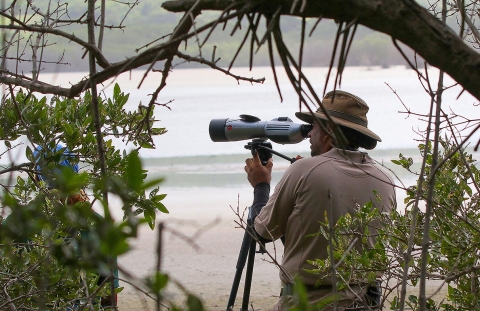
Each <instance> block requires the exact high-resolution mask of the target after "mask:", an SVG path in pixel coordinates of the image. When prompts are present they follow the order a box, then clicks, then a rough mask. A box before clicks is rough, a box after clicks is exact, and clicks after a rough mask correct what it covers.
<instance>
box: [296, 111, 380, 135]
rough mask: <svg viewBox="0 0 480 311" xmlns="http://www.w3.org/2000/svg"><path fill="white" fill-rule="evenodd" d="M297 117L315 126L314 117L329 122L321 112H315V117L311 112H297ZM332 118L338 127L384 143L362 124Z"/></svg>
mask: <svg viewBox="0 0 480 311" xmlns="http://www.w3.org/2000/svg"><path fill="white" fill-rule="evenodd" d="M295 116H296V117H297V118H299V119H300V120H302V121H304V122H307V123H310V124H313V118H314V117H317V118H319V119H322V120H325V121H327V120H328V118H327V116H326V115H325V114H323V113H319V112H315V113H314V114H313V115H312V114H311V113H310V112H296V113H295ZM330 117H331V119H332V120H333V122H335V123H336V124H338V125H342V126H345V127H348V128H351V129H353V130H356V131H357V132H359V133H361V134H363V135H366V136H367V137H369V138H372V139H374V140H376V141H382V139H381V138H380V136H378V135H377V134H375V133H374V132H372V131H370V130H369V129H368V128H366V127H365V126H362V125H360V124H356V123H354V122H351V121H348V120H345V119H341V118H337V117H333V116H330Z"/></svg>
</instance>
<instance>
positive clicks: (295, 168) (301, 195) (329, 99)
mask: <svg viewBox="0 0 480 311" xmlns="http://www.w3.org/2000/svg"><path fill="white" fill-rule="evenodd" d="M322 104H323V107H324V108H325V109H326V111H327V112H328V115H329V116H330V118H331V121H330V120H329V118H328V117H327V116H326V115H325V114H324V112H323V110H322V109H321V108H319V109H318V110H317V112H315V113H314V114H313V115H312V114H310V113H305V112H297V113H296V116H297V117H298V118H299V119H301V120H303V121H305V122H308V123H310V124H312V125H313V129H312V130H311V131H310V133H309V135H308V137H309V138H310V144H311V147H310V149H311V155H312V157H311V158H305V159H301V160H299V161H296V162H295V163H293V164H292V165H291V166H290V167H289V168H288V169H287V170H286V171H285V173H284V175H283V177H282V179H281V180H280V182H279V183H278V185H277V186H276V188H275V191H274V193H273V195H272V196H271V197H270V198H268V196H269V191H270V181H271V171H272V160H271V159H270V160H269V162H268V163H267V165H266V166H262V164H261V163H260V160H259V158H258V155H256V156H254V157H253V158H252V159H247V160H246V166H245V171H246V172H247V174H248V180H249V182H250V183H251V185H252V186H253V187H254V204H253V205H252V209H253V212H252V215H253V216H254V217H255V216H256V214H257V213H258V211H259V210H260V209H261V211H260V212H259V214H258V216H256V218H255V221H254V228H255V231H256V232H257V234H258V235H259V236H260V237H261V238H264V239H267V240H276V239H278V238H280V237H282V236H284V237H285V245H284V255H283V263H282V269H280V279H281V281H282V286H283V289H282V294H281V297H280V300H279V302H278V303H277V305H276V306H275V307H274V310H282V309H285V308H287V307H288V305H287V301H288V300H289V297H288V296H289V295H291V288H292V283H293V280H294V279H295V278H296V277H298V278H299V279H300V280H301V281H302V282H303V283H304V284H305V285H306V288H307V291H308V297H309V300H310V302H312V303H315V302H318V301H320V300H322V299H324V298H328V296H329V295H332V280H331V278H328V277H325V278H323V279H322V277H323V276H321V275H317V274H311V273H308V272H306V271H305V269H312V268H314V266H312V265H310V264H309V263H307V260H314V259H326V258H328V253H327V246H328V241H327V240H326V239H325V237H324V236H323V235H321V234H317V235H313V236H312V234H315V233H318V232H320V223H321V222H324V221H325V213H327V214H328V215H329V217H330V218H331V219H333V222H334V223H336V221H337V220H338V219H339V218H340V217H341V216H343V215H345V214H347V213H350V214H353V213H354V211H355V209H356V206H358V205H360V206H361V205H363V204H365V203H367V202H369V201H372V202H373V203H374V204H375V206H376V207H377V208H378V209H379V210H381V211H382V212H389V211H390V210H391V209H392V208H393V207H394V205H395V190H394V186H393V185H394V183H393V181H392V179H391V178H390V177H389V176H388V175H387V174H386V173H385V172H384V171H382V170H380V169H379V168H378V167H377V166H376V165H375V163H374V161H373V160H372V158H370V157H369V156H368V154H367V153H365V152H362V151H359V150H358V148H360V147H361V148H364V149H373V148H375V146H376V144H377V141H381V139H380V137H379V136H378V135H376V134H375V133H373V132H372V131H371V130H369V129H368V127H367V116H366V114H367V112H368V110H369V107H368V105H367V104H366V103H365V102H364V101H363V100H362V99H360V98H359V97H357V96H355V95H353V94H350V93H347V92H344V91H339V90H337V91H334V92H329V93H328V94H326V96H325V98H324V99H323V102H322ZM332 121H333V122H334V123H335V124H332V123H331V122H332ZM336 129H337V130H338V129H339V130H341V132H342V133H343V136H344V139H336V138H335V135H334V134H333V133H334V132H335V130H336ZM345 139H346V141H345ZM374 190H375V191H376V193H377V194H378V196H379V197H380V199H379V198H378V197H377V196H376V195H374ZM267 199H268V202H267ZM265 203H266V205H265ZM263 205H265V206H264V207H263V209H262V206H263ZM373 243H374V241H373V238H371V239H370V240H369V244H371V245H373ZM320 279H322V282H321V284H320V285H318V284H317V281H319V280H320ZM316 284H317V285H318V286H315V285H316ZM337 294H339V299H338V300H337V302H336V303H335V305H336V307H337V308H338V310H345V309H346V308H348V307H349V306H351V305H352V303H353V302H354V301H355V300H356V297H363V296H364V295H365V290H364V289H362V288H360V286H356V285H355V284H352V286H350V288H347V289H343V290H339V291H338V293H337ZM330 297H331V296H330ZM333 309H334V304H331V305H329V306H327V307H326V308H325V309H324V310H333ZM347 310H348V309H347Z"/></svg>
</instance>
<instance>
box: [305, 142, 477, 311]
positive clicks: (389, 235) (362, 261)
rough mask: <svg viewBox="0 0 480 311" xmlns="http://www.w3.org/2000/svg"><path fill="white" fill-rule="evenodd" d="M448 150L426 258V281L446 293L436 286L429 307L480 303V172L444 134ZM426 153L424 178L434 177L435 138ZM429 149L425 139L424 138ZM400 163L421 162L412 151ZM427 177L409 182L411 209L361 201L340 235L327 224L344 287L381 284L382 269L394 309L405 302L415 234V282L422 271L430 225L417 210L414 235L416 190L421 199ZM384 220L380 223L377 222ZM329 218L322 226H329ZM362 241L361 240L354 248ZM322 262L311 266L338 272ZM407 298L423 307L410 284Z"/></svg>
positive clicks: (386, 299)
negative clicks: (479, 185) (386, 208)
mask: <svg viewBox="0 0 480 311" xmlns="http://www.w3.org/2000/svg"><path fill="white" fill-rule="evenodd" d="M441 146H442V151H441V153H440V154H439V158H440V159H442V160H443V162H442V165H441V166H439V167H438V169H437V171H436V174H435V177H436V178H435V181H434V182H435V185H434V194H433V197H432V201H433V205H432V216H431V220H430V227H429V236H430V240H429V252H428V262H427V280H428V281H436V282H434V283H432V284H434V285H433V286H436V290H438V291H441V289H442V287H446V288H447V290H446V291H445V290H444V291H443V292H446V295H445V297H443V296H442V295H441V294H436V293H435V291H434V293H433V294H432V295H431V296H429V297H427V303H426V310H477V309H479V308H480V292H479V285H478V284H479V281H480V279H479V277H478V272H477V271H478V270H479V269H480V268H479V265H478V260H479V258H478V245H479V243H480V220H479V217H478V215H479V213H480V205H479V200H478V189H477V188H476V186H474V185H476V184H477V183H478V180H479V178H480V172H479V170H478V169H477V167H476V166H475V161H474V160H473V158H472V155H471V154H468V153H466V152H465V151H464V150H462V149H460V150H457V149H456V148H455V146H454V145H453V144H452V142H451V141H441ZM427 147H428V148H427V149H426V150H427V152H426V154H423V156H424V157H425V159H426V164H427V165H426V169H425V172H424V178H425V180H428V177H429V176H432V175H431V173H432V170H433V169H434V168H433V167H432V157H433V154H432V153H433V150H432V145H431V144H428V146H427ZM419 150H420V152H422V153H423V152H424V150H425V145H424V144H421V145H419ZM392 162H394V163H395V164H398V165H401V166H402V167H404V168H405V169H410V168H411V166H412V165H413V164H414V161H413V160H412V159H411V158H405V157H404V156H402V155H400V159H399V160H393V161H392ZM427 186H428V182H424V183H422V185H421V186H420V188H418V187H417V186H413V187H410V188H408V189H406V193H407V196H406V198H405V201H404V203H405V207H406V209H405V210H404V211H399V210H393V211H392V212H391V213H390V214H382V213H380V212H379V211H378V210H377V209H376V208H375V204H374V203H373V202H369V203H367V204H365V205H364V206H362V207H360V208H359V209H358V211H357V212H356V213H355V214H353V215H350V214H347V215H345V216H343V217H341V218H340V220H339V221H338V222H337V223H336V225H335V227H334V234H333V235H332V236H331V235H330V234H329V231H328V230H326V229H323V230H322V231H321V234H323V235H324V236H325V237H326V238H327V239H331V241H332V245H333V248H332V249H330V248H329V249H328V251H329V253H333V258H334V264H335V267H336V277H337V281H338V282H337V288H338V289H341V288H345V287H347V286H348V285H349V284H364V285H365V286H371V285H375V283H376V280H377V278H378V277H379V276H381V277H380V279H381V280H382V282H381V284H382V285H381V286H382V293H383V296H382V305H383V306H384V307H385V308H387V307H388V308H390V309H391V310H398V309H399V296H400V295H399V291H400V289H401V281H402V277H403V273H404V264H405V253H406V252H407V247H408V241H409V239H411V240H412V241H413V248H412V251H411V255H412V260H411V261H410V262H409V265H408V273H407V275H408V285H409V286H410V287H411V288H414V287H415V286H417V285H418V282H419V279H420V274H421V265H420V262H421V260H420V259H421V253H420V250H421V247H422V234H423V233H422V230H423V227H424V225H425V210H424V209H423V210H418V211H417V214H416V216H415V217H416V222H415V223H416V225H415V228H414V229H415V230H414V235H411V234H410V228H411V226H412V220H413V218H412V217H414V215H415V214H414V213H413V212H412V210H411V207H412V206H413V204H414V201H415V198H416V195H417V192H418V191H419V189H420V191H421V193H420V195H421V200H423V201H425V200H427V198H426V196H425V195H424V194H425V193H426V191H427ZM378 220H380V221H381V223H382V226H381V227H380V229H378V231H377V228H376V226H374V225H372V224H373V223H374V222H375V221H378ZM328 225H329V224H328V221H326V222H325V223H324V224H323V228H328ZM372 236H375V237H376V241H375V245H374V247H368V243H366V239H367V238H368V237H372ZM352 245H356V246H358V245H361V246H362V247H360V248H359V247H352ZM312 264H314V265H315V266H316V268H315V269H312V271H311V272H312V273H317V274H319V275H320V276H321V277H324V276H331V275H332V271H331V265H332V263H331V262H330V259H325V260H320V259H317V260H315V261H312ZM406 305H407V306H409V307H410V308H411V309H412V310H420V306H419V296H418V294H416V293H415V290H411V292H410V293H409V296H408V300H407V301H406Z"/></svg>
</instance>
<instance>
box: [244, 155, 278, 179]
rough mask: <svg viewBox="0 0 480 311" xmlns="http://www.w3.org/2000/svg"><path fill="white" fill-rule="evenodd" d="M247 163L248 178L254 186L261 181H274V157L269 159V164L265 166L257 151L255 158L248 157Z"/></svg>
mask: <svg viewBox="0 0 480 311" xmlns="http://www.w3.org/2000/svg"><path fill="white" fill-rule="evenodd" d="M245 164H246V165H245V172H247V175H248V176H247V178H248V181H249V182H250V184H251V185H252V187H255V186H256V185H258V184H259V183H261V182H266V183H268V184H270V182H271V181H272V166H273V161H272V158H270V159H268V162H267V165H265V166H263V165H262V162H261V161H260V158H259V156H258V152H257V153H255V155H254V156H253V158H249V159H246V160H245Z"/></svg>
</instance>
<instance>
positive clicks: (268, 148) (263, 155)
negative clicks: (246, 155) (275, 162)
mask: <svg viewBox="0 0 480 311" xmlns="http://www.w3.org/2000/svg"><path fill="white" fill-rule="evenodd" d="M245 149H249V150H251V151H252V155H255V153H256V152H258V156H259V158H260V161H261V162H262V164H263V165H264V166H265V165H267V163H268V159H270V158H271V157H272V154H274V155H277V156H279V157H280V158H283V159H285V160H288V161H290V163H293V162H295V161H296V160H297V159H295V158H289V157H287V156H286V155H284V154H281V153H280V152H277V151H275V150H273V149H272V144H271V143H270V142H268V141H267V140H266V139H259V138H256V139H254V140H252V141H251V142H249V143H248V144H247V145H245Z"/></svg>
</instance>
